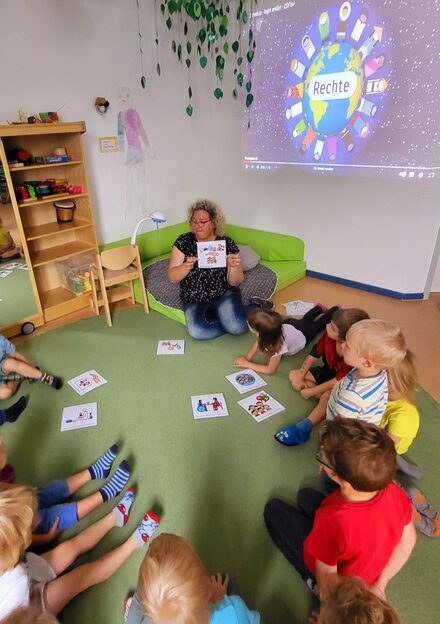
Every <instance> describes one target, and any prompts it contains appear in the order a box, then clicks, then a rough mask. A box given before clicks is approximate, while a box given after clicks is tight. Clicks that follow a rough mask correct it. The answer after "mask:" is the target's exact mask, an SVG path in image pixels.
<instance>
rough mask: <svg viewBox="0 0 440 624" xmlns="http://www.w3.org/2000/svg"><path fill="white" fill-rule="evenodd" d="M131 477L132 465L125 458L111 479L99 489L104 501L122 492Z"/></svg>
mask: <svg viewBox="0 0 440 624" xmlns="http://www.w3.org/2000/svg"><path fill="white" fill-rule="evenodd" d="M129 478H130V466H129V465H128V463H127V462H126V461H125V459H124V460H123V461H121V463H120V464H119V466H118V469H117V470H116V472H115V474H114V475H113V476H112V478H111V479H110V481H109V482H108V483H106V484H105V485H104V486H103V487H102V488H101V489H100V490H99V491H100V492H101V494H102V498H103V499H104V501H108V500H110V499H111V498H114V497H115V496H117V495H118V494H120V493H121V492H122V490H123V489H124V487H125V484H126V483H127V481H128V479H129Z"/></svg>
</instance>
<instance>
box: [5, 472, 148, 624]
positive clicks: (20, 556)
mask: <svg viewBox="0 0 440 624" xmlns="http://www.w3.org/2000/svg"><path fill="white" fill-rule="evenodd" d="M130 504H131V503H130ZM36 509H37V501H36V497H35V493H34V491H33V490H32V489H31V488H28V487H24V486H11V485H6V484H4V483H3V484H0V552H1V557H0V618H4V617H6V616H7V615H9V614H10V613H12V612H13V611H14V609H17V608H19V607H27V606H28V605H29V603H30V601H31V599H32V602H33V603H37V604H38V603H39V604H40V605H41V607H42V608H43V609H45V610H46V611H48V612H49V613H52V614H54V615H57V614H58V613H59V612H60V611H61V610H62V609H63V608H64V607H65V606H66V605H67V604H68V603H69V602H70V600H72V598H74V597H75V596H76V595H77V594H79V593H81V592H82V591H84V590H85V589H88V588H89V587H91V586H93V585H96V584H98V583H102V582H103V581H105V580H107V579H108V578H110V576H112V575H113V574H114V573H115V572H116V571H117V570H118V569H119V567H120V566H121V565H122V564H123V563H124V561H125V560H126V559H128V557H129V556H130V555H131V554H132V553H133V552H135V551H136V550H137V549H138V548H140V547H141V546H143V545H144V544H145V543H146V542H147V541H148V539H149V537H151V535H152V534H153V533H154V531H155V530H156V529H157V527H158V526H159V522H160V520H159V518H157V516H155V515H154V514H153V513H152V512H147V513H146V514H145V515H144V517H143V519H142V521H141V523H140V524H139V525H138V527H137V528H136V530H135V531H134V533H133V534H132V535H131V536H130V537H129V538H128V540H126V541H125V542H124V543H123V544H121V545H120V546H118V547H117V548H115V549H114V550H112V551H110V552H108V553H107V554H106V555H104V556H103V557H101V558H100V559H97V560H96V561H93V562H91V563H88V564H86V565H81V566H78V567H77V568H75V569H74V570H71V571H70V572H67V573H66V574H63V572H65V570H66V569H67V568H69V567H70V566H71V565H72V564H73V563H74V562H75V560H76V559H77V557H78V556H79V555H81V554H83V553H85V552H88V551H89V550H91V549H92V548H93V547H94V546H96V545H97V544H98V543H99V542H100V541H101V540H102V538H103V537H104V536H105V535H106V534H107V533H108V532H109V531H110V529H112V528H113V527H116V526H124V524H125V523H126V522H127V519H128V515H127V514H128V510H126V513H125V514H121V513H120V511H119V510H118V507H117V506H116V507H115V508H114V509H113V510H112V511H110V512H109V513H108V514H107V515H106V516H104V517H103V518H101V519H100V520H98V521H97V522H95V523H94V524H92V525H91V526H89V527H88V528H87V529H85V530H84V531H82V532H81V533H78V535H76V536H75V537H74V538H72V539H70V540H68V541H66V542H64V543H62V544H59V545H58V546H56V548H54V549H53V550H50V551H48V552H46V553H44V554H43V555H41V556H39V555H36V554H34V553H29V552H26V550H27V548H29V546H30V544H31V541H32V527H33V524H34V521H35V516H36Z"/></svg>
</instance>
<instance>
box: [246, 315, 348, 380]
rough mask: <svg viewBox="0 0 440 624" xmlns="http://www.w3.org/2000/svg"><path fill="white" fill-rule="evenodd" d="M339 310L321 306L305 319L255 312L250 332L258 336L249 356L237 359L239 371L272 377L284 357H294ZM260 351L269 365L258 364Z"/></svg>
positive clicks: (249, 320)
mask: <svg viewBox="0 0 440 624" xmlns="http://www.w3.org/2000/svg"><path fill="white" fill-rule="evenodd" d="M337 309H338V308H337V307H333V308H330V310H328V309H327V308H325V307H324V306H322V305H321V304H318V305H316V306H315V307H314V308H312V309H311V310H309V312H307V313H306V314H305V315H304V316H303V317H302V318H300V319H294V318H283V317H282V316H281V314H278V312H275V311H274V310H262V309H257V310H252V312H250V313H249V315H248V325H249V329H250V330H251V332H252V333H253V334H255V335H256V336H257V340H256V341H255V343H254V345H253V347H252V349H251V350H250V351H249V353H248V354H247V355H246V356H241V357H238V358H236V359H235V360H234V364H235V366H238V367H239V368H251V369H252V370H254V371H255V372H256V373H263V374H266V375H273V374H274V373H275V372H276V370H277V368H278V366H279V365H280V362H281V358H282V357H283V355H295V353H298V351H301V349H304V347H305V346H306V345H308V344H309V343H310V342H311V341H312V340H313V339H314V338H316V336H317V335H318V334H320V333H321V332H322V331H323V330H324V329H325V327H326V325H327V324H328V323H329V322H330V321H331V320H332V317H333V314H334V313H335V312H336V310H337ZM258 351H261V352H262V353H267V355H268V356H269V362H268V364H255V363H254V362H253V359H254V357H255V356H256V355H257V353H258Z"/></svg>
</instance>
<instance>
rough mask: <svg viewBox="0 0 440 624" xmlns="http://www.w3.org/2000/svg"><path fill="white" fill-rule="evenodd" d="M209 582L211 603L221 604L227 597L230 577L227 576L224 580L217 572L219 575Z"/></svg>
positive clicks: (212, 577) (211, 578)
mask: <svg viewBox="0 0 440 624" xmlns="http://www.w3.org/2000/svg"><path fill="white" fill-rule="evenodd" d="M209 582H210V585H211V602H212V603H215V602H219V601H220V600H222V599H223V598H224V597H225V596H226V593H227V591H228V583H229V575H228V574H226V576H225V577H224V580H223V577H222V575H221V574H220V573H219V572H217V574H215V575H213V576H211V577H210V578H209Z"/></svg>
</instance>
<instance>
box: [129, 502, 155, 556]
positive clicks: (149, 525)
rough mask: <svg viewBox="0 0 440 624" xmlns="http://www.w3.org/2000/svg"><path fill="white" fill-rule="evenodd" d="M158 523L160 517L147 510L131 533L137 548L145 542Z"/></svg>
mask: <svg viewBox="0 0 440 624" xmlns="http://www.w3.org/2000/svg"><path fill="white" fill-rule="evenodd" d="M159 524H160V519H159V518H158V517H157V516H156V514H154V513H153V512H152V511H147V513H146V514H145V516H144V517H143V518H142V521H141V523H140V524H139V526H138V527H137V528H136V530H135V532H134V533H133V537H135V538H136V541H137V543H138V545H139V548H141V546H143V545H144V544H146V543H147V542H148V540H149V539H150V537H151V536H152V535H153V533H154V532H155V531H156V529H157V528H158V526H159Z"/></svg>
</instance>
